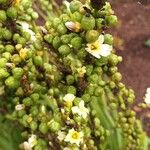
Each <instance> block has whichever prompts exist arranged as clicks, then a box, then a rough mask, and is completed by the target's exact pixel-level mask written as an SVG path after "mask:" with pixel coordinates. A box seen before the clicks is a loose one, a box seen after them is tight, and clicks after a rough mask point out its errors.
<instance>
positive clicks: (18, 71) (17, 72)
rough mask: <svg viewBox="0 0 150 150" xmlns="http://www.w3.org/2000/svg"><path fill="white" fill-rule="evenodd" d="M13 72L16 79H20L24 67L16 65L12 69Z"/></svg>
mask: <svg viewBox="0 0 150 150" xmlns="http://www.w3.org/2000/svg"><path fill="white" fill-rule="evenodd" d="M12 73H13V77H14V78H15V79H20V78H21V77H22V75H23V69H22V68H18V67H16V68H14V69H13V70H12Z"/></svg>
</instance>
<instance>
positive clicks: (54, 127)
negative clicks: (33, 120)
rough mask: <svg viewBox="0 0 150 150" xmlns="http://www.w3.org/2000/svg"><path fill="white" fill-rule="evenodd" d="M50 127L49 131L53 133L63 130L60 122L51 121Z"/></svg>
mask: <svg viewBox="0 0 150 150" xmlns="http://www.w3.org/2000/svg"><path fill="white" fill-rule="evenodd" d="M48 126H49V129H50V131H51V132H57V131H59V130H60V128H61V126H60V124H59V123H58V122H56V121H54V120H51V121H50V122H49V123H48Z"/></svg>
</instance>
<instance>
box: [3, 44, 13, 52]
mask: <svg viewBox="0 0 150 150" xmlns="http://www.w3.org/2000/svg"><path fill="white" fill-rule="evenodd" d="M14 50H15V47H14V46H13V45H6V46H5V51H6V52H9V53H13V52H14Z"/></svg>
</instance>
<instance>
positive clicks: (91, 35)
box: [86, 30, 99, 43]
mask: <svg viewBox="0 0 150 150" xmlns="http://www.w3.org/2000/svg"><path fill="white" fill-rule="evenodd" d="M98 37H99V32H98V31H96V30H89V31H87V33H86V41H87V42H88V43H92V42H95V41H96V40H97V39H98Z"/></svg>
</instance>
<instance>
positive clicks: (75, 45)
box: [71, 37, 82, 49]
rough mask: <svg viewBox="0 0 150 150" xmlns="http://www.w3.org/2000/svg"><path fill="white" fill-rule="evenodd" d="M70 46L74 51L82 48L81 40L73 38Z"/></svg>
mask: <svg viewBox="0 0 150 150" xmlns="http://www.w3.org/2000/svg"><path fill="white" fill-rule="evenodd" d="M71 45H72V46H73V48H75V49H79V48H81V46H82V38H80V37H74V38H73V39H72V40H71Z"/></svg>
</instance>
